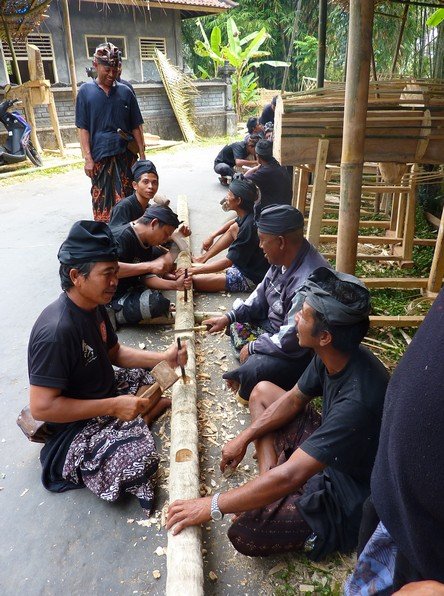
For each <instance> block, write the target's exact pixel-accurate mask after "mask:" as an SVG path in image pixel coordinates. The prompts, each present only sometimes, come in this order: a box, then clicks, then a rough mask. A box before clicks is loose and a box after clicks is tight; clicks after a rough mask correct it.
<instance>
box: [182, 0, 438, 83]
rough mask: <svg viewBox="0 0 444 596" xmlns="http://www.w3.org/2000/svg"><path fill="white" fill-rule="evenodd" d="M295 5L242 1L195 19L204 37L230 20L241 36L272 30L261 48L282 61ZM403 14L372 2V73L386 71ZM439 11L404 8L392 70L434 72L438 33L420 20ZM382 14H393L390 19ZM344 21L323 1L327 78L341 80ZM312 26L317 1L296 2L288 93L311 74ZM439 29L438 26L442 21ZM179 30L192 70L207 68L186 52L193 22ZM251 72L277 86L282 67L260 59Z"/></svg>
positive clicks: (196, 34) (289, 0) (288, 0)
mask: <svg viewBox="0 0 444 596" xmlns="http://www.w3.org/2000/svg"><path fill="white" fill-rule="evenodd" d="M295 6H296V1H295V0H242V2H239V5H238V7H237V8H235V9H233V10H230V11H229V12H228V13H223V14H219V15H217V16H213V15H211V16H208V17H205V18H203V19H202V21H201V22H202V26H203V28H204V29H205V31H206V33H207V35H208V36H209V37H210V33H211V31H212V28H213V27H214V26H218V27H219V28H220V29H221V31H222V32H223V31H224V30H225V28H226V24H227V21H228V20H229V19H230V18H233V19H234V20H235V22H236V23H237V26H238V28H239V29H240V30H241V31H242V32H243V34H244V35H249V34H253V33H254V32H258V31H260V30H261V29H262V28H263V27H264V26H265V27H266V29H267V31H270V32H273V35H272V36H267V39H266V40H265V41H264V42H263V45H262V46H261V50H262V51H266V52H270V54H271V55H272V56H273V57H274V58H275V59H276V60H279V61H286V60H287V54H288V50H289V47H288V46H289V42H290V37H291V31H292V29H293V24H294V18H295ZM403 12H404V6H403V5H402V4H397V3H394V2H389V1H387V2H382V3H378V5H377V8H376V14H375V23H374V31H373V47H374V52H375V61H376V70H377V73H378V77H384V76H387V75H388V74H390V72H391V68H392V62H393V55H394V52H395V47H396V43H397V39H398V35H399V30H400V25H401V20H400V19H401V17H402V15H403ZM443 12H444V9H438V10H436V11H434V10H433V9H432V8H429V7H426V6H416V5H411V6H410V8H409V11H408V15H407V21H406V26H405V30H404V34H403V38H402V43H401V48H400V55H399V59H398V64H397V67H396V73H397V74H399V75H402V76H418V77H422V76H430V75H431V74H432V73H434V70H433V66H434V63H437V62H438V53H437V43H436V37H438V36H431V35H430V31H429V30H428V29H427V27H426V20H428V24H429V27H432V26H433V27H436V26H438V19H440V18H442V13H443ZM387 15H393V17H390V16H387ZM348 19H349V14H348V11H346V10H344V9H343V8H342V7H341V6H340V5H337V4H333V3H331V2H329V5H328V20H327V47H326V50H327V55H326V73H325V74H326V79H327V80H333V81H342V80H343V79H344V70H345V62H346V48H347V35H348ZM317 27H318V2H317V1H315V0H312V1H310V2H302V8H301V14H300V20H299V29H298V36H297V41H296V44H295V48H294V51H293V55H292V58H291V66H290V70H289V79H288V83H287V90H288V91H295V90H297V89H298V88H299V84H300V81H301V78H302V76H304V75H305V76H314V74H315V67H314V65H315V64H316V57H315V55H316V52H317V47H316V40H317ZM440 27H441V28H442V27H443V26H442V24H441V25H440ZM439 30H440V29H438V31H439ZM183 33H184V42H185V52H184V53H185V57H186V60H187V61H188V62H189V64H190V66H191V67H192V68H193V70H194V72H196V73H197V72H199V69H198V68H197V66H198V65H200V66H202V67H203V68H204V69H206V70H208V71H210V70H211V69H209V68H208V66H207V64H206V61H205V60H206V59H204V58H202V57H201V56H198V55H196V54H194V53H193V52H192V48H193V47H194V40H195V39H198V38H199V39H200V38H201V32H200V28H199V25H197V22H196V21H195V20H193V19H186V20H185V21H184V22H183ZM256 75H257V76H258V81H257V83H258V86H259V87H266V88H268V89H279V88H280V87H281V84H282V76H283V70H282V69H276V68H273V67H272V66H270V65H268V64H267V63H266V62H265V61H263V62H262V64H261V66H260V67H259V68H258V69H257V73H256Z"/></svg>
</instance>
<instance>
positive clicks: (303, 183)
mask: <svg viewBox="0 0 444 596" xmlns="http://www.w3.org/2000/svg"><path fill="white" fill-rule="evenodd" d="M309 180H310V171H309V170H307V169H303V170H301V171H300V174H299V184H298V194H297V200H296V209H299V211H300V212H301V213H302V214H305V206H306V202H307V188H308V181H309Z"/></svg>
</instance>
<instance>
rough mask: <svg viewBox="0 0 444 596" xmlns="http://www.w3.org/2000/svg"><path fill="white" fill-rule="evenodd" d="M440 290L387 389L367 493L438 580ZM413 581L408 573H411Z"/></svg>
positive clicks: (443, 338) (443, 446)
mask: <svg viewBox="0 0 444 596" xmlns="http://www.w3.org/2000/svg"><path fill="white" fill-rule="evenodd" d="M443 343H444V290H441V292H440V294H439V296H438V297H437V298H436V300H435V302H434V303H433V306H432V308H431V309H430V312H429V314H428V315H427V317H426V318H425V320H424V322H423V323H422V325H421V326H420V327H419V329H418V331H417V332H416V334H415V337H414V338H413V341H412V343H411V344H410V346H409V347H408V348H407V351H406V353H405V354H404V356H403V358H402V359H401V360H400V362H399V363H398V366H397V367H396V369H395V372H394V373H393V377H392V379H391V381H390V383H389V386H388V389H387V397H386V400H385V406H384V418H383V421H382V427H381V439H380V442H379V449H378V455H377V457H376V461H375V467H374V470H373V475H372V483H371V488H372V499H373V503H374V505H375V508H376V511H377V513H378V516H379V518H380V519H381V521H382V522H383V524H384V525H385V527H386V528H387V530H388V531H389V533H390V535H391V537H392V538H393V540H394V541H395V543H396V545H397V547H398V548H399V550H400V552H401V553H402V554H403V555H404V557H406V559H407V560H408V561H409V563H410V565H411V566H412V567H413V568H414V569H415V570H416V571H417V572H418V573H419V574H420V575H421V576H422V577H423V579H430V580H436V581H439V582H444V508H443V495H444V468H443V462H444V407H443V393H444V366H443V356H442V353H443ZM412 581H413V578H412Z"/></svg>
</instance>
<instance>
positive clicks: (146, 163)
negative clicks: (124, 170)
mask: <svg viewBox="0 0 444 596" xmlns="http://www.w3.org/2000/svg"><path fill="white" fill-rule="evenodd" d="M131 172H132V173H133V178H134V180H135V181H136V182H138V181H139V180H140V178H141V176H142V174H150V173H153V174H156V176H157V180H159V174H158V173H157V170H156V166H155V165H154V164H153V162H152V161H150V160H149V159H139V160H138V161H136V163H135V164H134V165H133V167H132V168H131Z"/></svg>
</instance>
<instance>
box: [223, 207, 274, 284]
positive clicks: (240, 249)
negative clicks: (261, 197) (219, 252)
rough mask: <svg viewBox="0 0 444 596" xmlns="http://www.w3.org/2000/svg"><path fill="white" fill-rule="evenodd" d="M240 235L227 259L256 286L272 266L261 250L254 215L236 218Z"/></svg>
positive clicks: (231, 246) (249, 214)
mask: <svg viewBox="0 0 444 596" xmlns="http://www.w3.org/2000/svg"><path fill="white" fill-rule="evenodd" d="M236 223H237V224H238V226H239V233H238V235H237V238H236V240H235V241H234V242H233V243H232V244H231V245H230V247H229V249H228V253H227V258H228V259H230V261H232V262H233V264H234V265H236V267H237V268H238V269H239V271H240V272H241V273H242V274H243V275H245V277H247V278H248V279H251V281H253V282H254V283H255V284H258V283H260V282H261V281H262V280H263V279H264V277H265V274H266V273H267V271H268V269H269V267H270V265H269V263H268V261H267V259H266V258H265V256H264V253H263V251H262V249H261V248H259V238H258V235H257V228H256V224H255V222H254V217H253V214H252V213H248V214H247V215H245V216H244V217H242V218H240V217H237V218H236Z"/></svg>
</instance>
